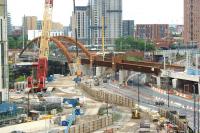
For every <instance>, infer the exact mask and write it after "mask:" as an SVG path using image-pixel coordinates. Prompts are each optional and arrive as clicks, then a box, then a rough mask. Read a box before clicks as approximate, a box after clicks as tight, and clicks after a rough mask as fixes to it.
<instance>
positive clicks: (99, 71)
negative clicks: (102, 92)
mask: <svg viewBox="0 0 200 133" xmlns="http://www.w3.org/2000/svg"><path fill="white" fill-rule="evenodd" d="M101 71H102V68H101V67H96V76H97V77H99V76H101Z"/></svg>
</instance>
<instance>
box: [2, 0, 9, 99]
mask: <svg viewBox="0 0 200 133" xmlns="http://www.w3.org/2000/svg"><path fill="white" fill-rule="evenodd" d="M7 52H8V42H7V0H0V55H1V58H0V102H2V101H3V102H4V101H8V92H9V91H8V83H9V76H8V56H7V55H8V53H7Z"/></svg>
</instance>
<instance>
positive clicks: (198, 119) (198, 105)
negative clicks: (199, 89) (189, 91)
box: [197, 96, 199, 133]
mask: <svg viewBox="0 0 200 133" xmlns="http://www.w3.org/2000/svg"><path fill="white" fill-rule="evenodd" d="M197 109H198V114H197V119H198V121H197V122H198V133H199V96H198V108H197Z"/></svg>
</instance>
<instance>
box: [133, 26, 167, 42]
mask: <svg viewBox="0 0 200 133" xmlns="http://www.w3.org/2000/svg"><path fill="white" fill-rule="evenodd" d="M168 33H169V25H168V24H137V25H136V37H137V38H141V39H149V40H152V41H154V42H156V41H158V40H160V39H162V38H165V37H167V36H168Z"/></svg>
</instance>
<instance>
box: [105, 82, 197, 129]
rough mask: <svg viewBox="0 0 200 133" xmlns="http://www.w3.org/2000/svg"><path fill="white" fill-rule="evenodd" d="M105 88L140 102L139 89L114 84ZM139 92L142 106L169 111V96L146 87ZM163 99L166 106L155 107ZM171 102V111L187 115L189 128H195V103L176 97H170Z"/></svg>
mask: <svg viewBox="0 0 200 133" xmlns="http://www.w3.org/2000/svg"><path fill="white" fill-rule="evenodd" d="M104 88H106V89H108V90H110V91H112V92H116V93H120V94H122V95H124V96H127V97H129V98H131V99H134V100H136V101H137V100H138V96H137V94H138V92H137V90H138V89H137V87H136V86H133V87H130V86H129V87H126V88H125V87H123V88H122V87H119V86H118V85H116V84H112V83H107V84H105V85H104ZM139 91H140V103H139V105H140V106H144V107H148V108H149V109H152V110H158V108H160V107H162V108H165V109H168V107H167V99H168V95H167V94H160V93H158V92H156V91H154V90H153V89H151V88H150V87H147V86H144V85H140V86H139ZM156 98H157V99H161V100H163V101H164V102H165V105H164V106H159V107H158V106H155V99H156ZM169 101H170V104H169V105H170V107H169V109H170V110H177V111H178V113H181V114H186V115H187V119H188V120H189V126H190V127H191V128H193V114H194V112H193V101H190V100H187V99H184V98H181V97H178V96H175V95H170V96H169ZM196 107H197V105H196ZM196 118H197V113H196ZM197 121H198V120H197V119H196V127H197V124H198V122H197Z"/></svg>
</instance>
